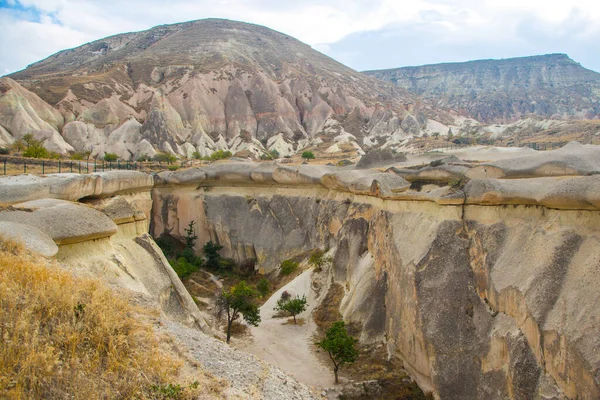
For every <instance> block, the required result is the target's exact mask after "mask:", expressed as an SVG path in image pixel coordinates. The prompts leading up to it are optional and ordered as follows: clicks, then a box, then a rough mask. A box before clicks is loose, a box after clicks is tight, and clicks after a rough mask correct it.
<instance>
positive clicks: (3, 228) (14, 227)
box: [0, 214, 58, 258]
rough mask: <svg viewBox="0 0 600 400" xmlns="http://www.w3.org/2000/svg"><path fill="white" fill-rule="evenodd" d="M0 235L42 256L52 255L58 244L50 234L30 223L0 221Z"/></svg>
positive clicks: (54, 253) (56, 250)
mask: <svg viewBox="0 0 600 400" xmlns="http://www.w3.org/2000/svg"><path fill="white" fill-rule="evenodd" d="M0 215H1V214H0ZM0 236H1V237H4V238H6V239H11V240H14V241H16V242H19V243H21V244H23V246H25V248H26V249H27V250H29V251H30V252H32V253H36V254H39V255H41V256H43V257H48V258H49V257H53V256H55V255H56V253H58V246H57V245H56V243H54V241H53V240H52V239H51V238H50V236H48V235H47V234H45V233H44V232H42V231H41V230H39V229H37V228H35V227H33V226H31V225H25V224H20V223H18V222H9V221H0Z"/></svg>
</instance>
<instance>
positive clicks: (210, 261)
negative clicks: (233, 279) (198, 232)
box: [202, 241, 223, 269]
mask: <svg viewBox="0 0 600 400" xmlns="http://www.w3.org/2000/svg"><path fill="white" fill-rule="evenodd" d="M222 248H223V246H220V245H218V244H216V243H214V242H212V241H208V242H206V243H205V244H204V246H203V248H202V250H203V251H204V257H206V266H207V267H208V268H212V269H218V268H219V267H220V260H221V255H220V254H219V251H221V249H222Z"/></svg>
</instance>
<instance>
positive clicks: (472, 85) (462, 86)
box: [365, 54, 600, 123]
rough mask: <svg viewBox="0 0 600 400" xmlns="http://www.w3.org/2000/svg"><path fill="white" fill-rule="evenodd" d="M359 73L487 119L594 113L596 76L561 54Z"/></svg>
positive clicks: (599, 81) (597, 113) (598, 103)
mask: <svg viewBox="0 0 600 400" xmlns="http://www.w3.org/2000/svg"><path fill="white" fill-rule="evenodd" d="M365 74H367V75H369V76H372V77H375V78H378V79H382V80H386V81H390V82H393V83H395V84H396V85H398V86H399V87H402V88H405V89H407V90H409V91H411V92H413V93H415V94H418V95H422V96H424V97H425V98H427V99H431V100H435V101H436V102H437V104H438V105H440V106H447V107H450V108H453V109H458V110H463V111H464V112H466V113H467V114H469V115H470V116H472V117H473V118H475V119H477V120H479V121H483V122H487V123H495V122H500V123H502V122H511V121H515V120H517V119H519V118H521V117H523V116H524V115H526V114H531V113H533V114H538V115H541V116H546V117H553V118H578V119H593V118H598V117H600V74H599V73H597V72H594V71H591V70H588V69H585V68H583V67H582V66H581V65H580V64H578V63H577V62H575V61H573V60H572V59H570V58H569V57H568V56H567V55H564V54H549V55H541V56H533V57H521V58H510V59H503V60H479V61H469V62H464V63H448V64H434V65H423V66H419V67H403V68H395V69H387V70H378V71H366V72H365Z"/></svg>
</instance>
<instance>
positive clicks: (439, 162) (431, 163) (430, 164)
mask: <svg viewBox="0 0 600 400" xmlns="http://www.w3.org/2000/svg"><path fill="white" fill-rule="evenodd" d="M443 163H444V162H443V161H442V160H441V159H440V160H433V161H432V162H430V163H429V166H430V167H439V166H440V165H442V164H443Z"/></svg>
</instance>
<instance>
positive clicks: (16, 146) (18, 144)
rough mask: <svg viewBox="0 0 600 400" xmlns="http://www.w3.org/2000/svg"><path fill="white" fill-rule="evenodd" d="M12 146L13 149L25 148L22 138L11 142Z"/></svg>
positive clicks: (20, 149) (22, 149) (21, 149)
mask: <svg viewBox="0 0 600 400" xmlns="http://www.w3.org/2000/svg"><path fill="white" fill-rule="evenodd" d="M12 148H13V150H14V151H24V150H26V149H27V144H26V143H25V141H24V140H23V139H19V140H16V141H15V142H14V143H13V144H12Z"/></svg>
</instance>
